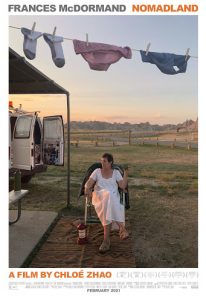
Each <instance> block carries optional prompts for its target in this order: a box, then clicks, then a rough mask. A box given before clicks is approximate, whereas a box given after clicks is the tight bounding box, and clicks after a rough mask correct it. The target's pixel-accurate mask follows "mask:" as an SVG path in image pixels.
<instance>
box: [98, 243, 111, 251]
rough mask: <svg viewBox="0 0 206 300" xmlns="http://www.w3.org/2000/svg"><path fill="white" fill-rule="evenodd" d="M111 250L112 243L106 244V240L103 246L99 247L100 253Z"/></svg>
mask: <svg viewBox="0 0 206 300" xmlns="http://www.w3.org/2000/svg"><path fill="white" fill-rule="evenodd" d="M109 250H110V242H106V241H105V240H104V241H103V242H102V244H101V246H100V247H99V252H100V253H106V252H107V251H109Z"/></svg>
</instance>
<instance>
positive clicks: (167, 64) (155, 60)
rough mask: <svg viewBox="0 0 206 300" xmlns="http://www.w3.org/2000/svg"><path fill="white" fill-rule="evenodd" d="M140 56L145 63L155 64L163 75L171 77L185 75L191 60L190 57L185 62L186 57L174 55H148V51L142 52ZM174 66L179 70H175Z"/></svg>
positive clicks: (153, 53)
mask: <svg viewBox="0 0 206 300" xmlns="http://www.w3.org/2000/svg"><path fill="white" fill-rule="evenodd" d="M140 54H141V57H142V61H143V62H148V63H151V64H155V65H156V66H157V67H158V69H159V70H160V71H161V72H162V73H164V74H170V75H174V74H178V73H185V72H186V69H187V61H188V59H189V58H190V56H189V55H188V57H187V59H186V60H185V55H176V54H172V53H157V52H148V54H147V55H146V51H143V50H140ZM174 66H176V67H177V68H178V70H175V68H174Z"/></svg>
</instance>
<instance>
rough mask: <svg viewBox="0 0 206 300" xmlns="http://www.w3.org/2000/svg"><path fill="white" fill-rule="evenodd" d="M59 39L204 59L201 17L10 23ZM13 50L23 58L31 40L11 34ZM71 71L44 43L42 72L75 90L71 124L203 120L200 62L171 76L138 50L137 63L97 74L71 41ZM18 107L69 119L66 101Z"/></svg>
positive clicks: (67, 52)
mask: <svg viewBox="0 0 206 300" xmlns="http://www.w3.org/2000/svg"><path fill="white" fill-rule="evenodd" d="M33 22H36V28H35V30H36V31H41V32H46V33H53V30H54V27H55V26H56V27H57V31H56V35H59V36H63V37H65V38H70V39H79V40H83V41H85V40H86V33H88V37H89V42H100V43H106V44H112V45H116V46H121V47H125V46H128V47H130V48H132V49H137V50H140V49H142V50H145V49H146V47H147V44H148V43H149V42H150V43H151V47H150V50H151V51H154V52H166V53H175V54H183V55H184V54H185V53H186V50H187V48H190V55H191V56H197V55H198V48H197V47H198V17H197V16H195V15H193V16H183V15H180V16H177V15H174V16H169V15H165V16H160V15H157V16H156V15H155V16H152V15H149V16H143V15H136V16H132V15H124V16H109V15H108V16H91V15H90V16H68V15H67V16H63V15H59V16H54V15H52V16H49V15H47V16H10V17H9V25H10V26H15V27H26V28H31V27H32V25H33ZM9 46H10V47H11V48H12V49H13V50H15V51H16V52H17V53H19V54H20V55H22V56H24V53H23V35H22V33H21V31H20V30H18V29H14V28H9ZM62 46H63V51H64V56H65V61H66V63H65V66H64V67H63V68H57V67H56V66H55V64H54V63H53V61H52V57H51V53H50V49H49V47H48V45H47V44H46V42H45V41H44V39H43V37H41V38H40V39H38V44H37V54H36V58H35V59H34V60H29V62H30V63H31V64H33V65H34V66H35V67H37V68H38V69H39V70H40V71H41V72H43V73H44V74H46V75H47V76H48V77H50V78H51V79H53V80H54V81H55V82H56V83H58V84H59V85H61V86H62V87H64V88H65V89H66V90H68V91H69V92H70V105H71V120H75V121H89V120H99V121H107V122H111V123H114V122H120V123H124V122H130V123H140V122H150V123H151V124H168V123H170V124H177V123H180V122H184V121H185V120H186V119H193V120H196V119H197V113H198V112H197V111H198V92H197V89H198V82H197V79H198V59H197V58H190V59H189V61H188V66H187V71H186V73H182V74H177V75H166V74H163V73H161V72H160V70H159V69H158V68H157V67H156V66H155V65H152V64H149V63H143V62H142V61H141V56H140V52H139V51H132V59H125V58H121V59H120V60H119V61H118V62H117V63H115V64H112V65H111V66H110V67H109V69H108V70H107V71H94V70H91V69H90V68H89V65H88V63H87V62H86V61H85V60H84V59H83V57H82V56H81V55H76V54H75V52H74V48H73V42H72V41H68V40H64V42H63V44H62ZM9 100H13V103H14V106H18V105H19V104H20V103H21V104H22V105H23V108H25V109H26V110H29V111H34V110H40V111H41V113H40V115H41V116H43V115H52V114H57V113H58V114H62V115H63V116H64V119H65V121H66V99H65V97H64V96H52V95H45V96H35V97H34V96H33V95H26V96H25V95H24V96H23V95H20V96H14V95H13V96H10V99H9Z"/></svg>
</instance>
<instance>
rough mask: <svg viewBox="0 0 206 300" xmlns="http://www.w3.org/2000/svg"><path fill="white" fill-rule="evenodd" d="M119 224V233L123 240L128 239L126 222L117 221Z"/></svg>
mask: <svg viewBox="0 0 206 300" xmlns="http://www.w3.org/2000/svg"><path fill="white" fill-rule="evenodd" d="M117 224H118V225H119V235H120V238H121V239H122V240H124V239H127V238H128V237H129V234H128V232H127V230H126V228H125V224H124V223H123V222H117Z"/></svg>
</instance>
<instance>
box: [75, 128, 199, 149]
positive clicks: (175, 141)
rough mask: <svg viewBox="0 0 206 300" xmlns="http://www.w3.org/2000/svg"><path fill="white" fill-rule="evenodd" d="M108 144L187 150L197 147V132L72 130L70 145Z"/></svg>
mask: <svg viewBox="0 0 206 300" xmlns="http://www.w3.org/2000/svg"><path fill="white" fill-rule="evenodd" d="M84 145H85V146H93V147H100V146H109V147H116V146H122V145H155V146H156V147H157V148H158V147H159V146H160V145H164V146H169V147H171V148H173V149H174V148H176V147H183V148H186V149H188V150H190V149H195V148H196V149H197V148H198V134H197V132H196V131H195V132H187V131H185V132H181V133H179V132H176V131H168V132H165V131H164V132H162V131H160V132H157V131H152V132H149V131H148V132H137V131H136V132H133V131H131V130H124V131H121V130H113V131H112V130H111V131H108V130H104V131H92V130H91V131H72V132H71V146H74V147H80V146H84Z"/></svg>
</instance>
